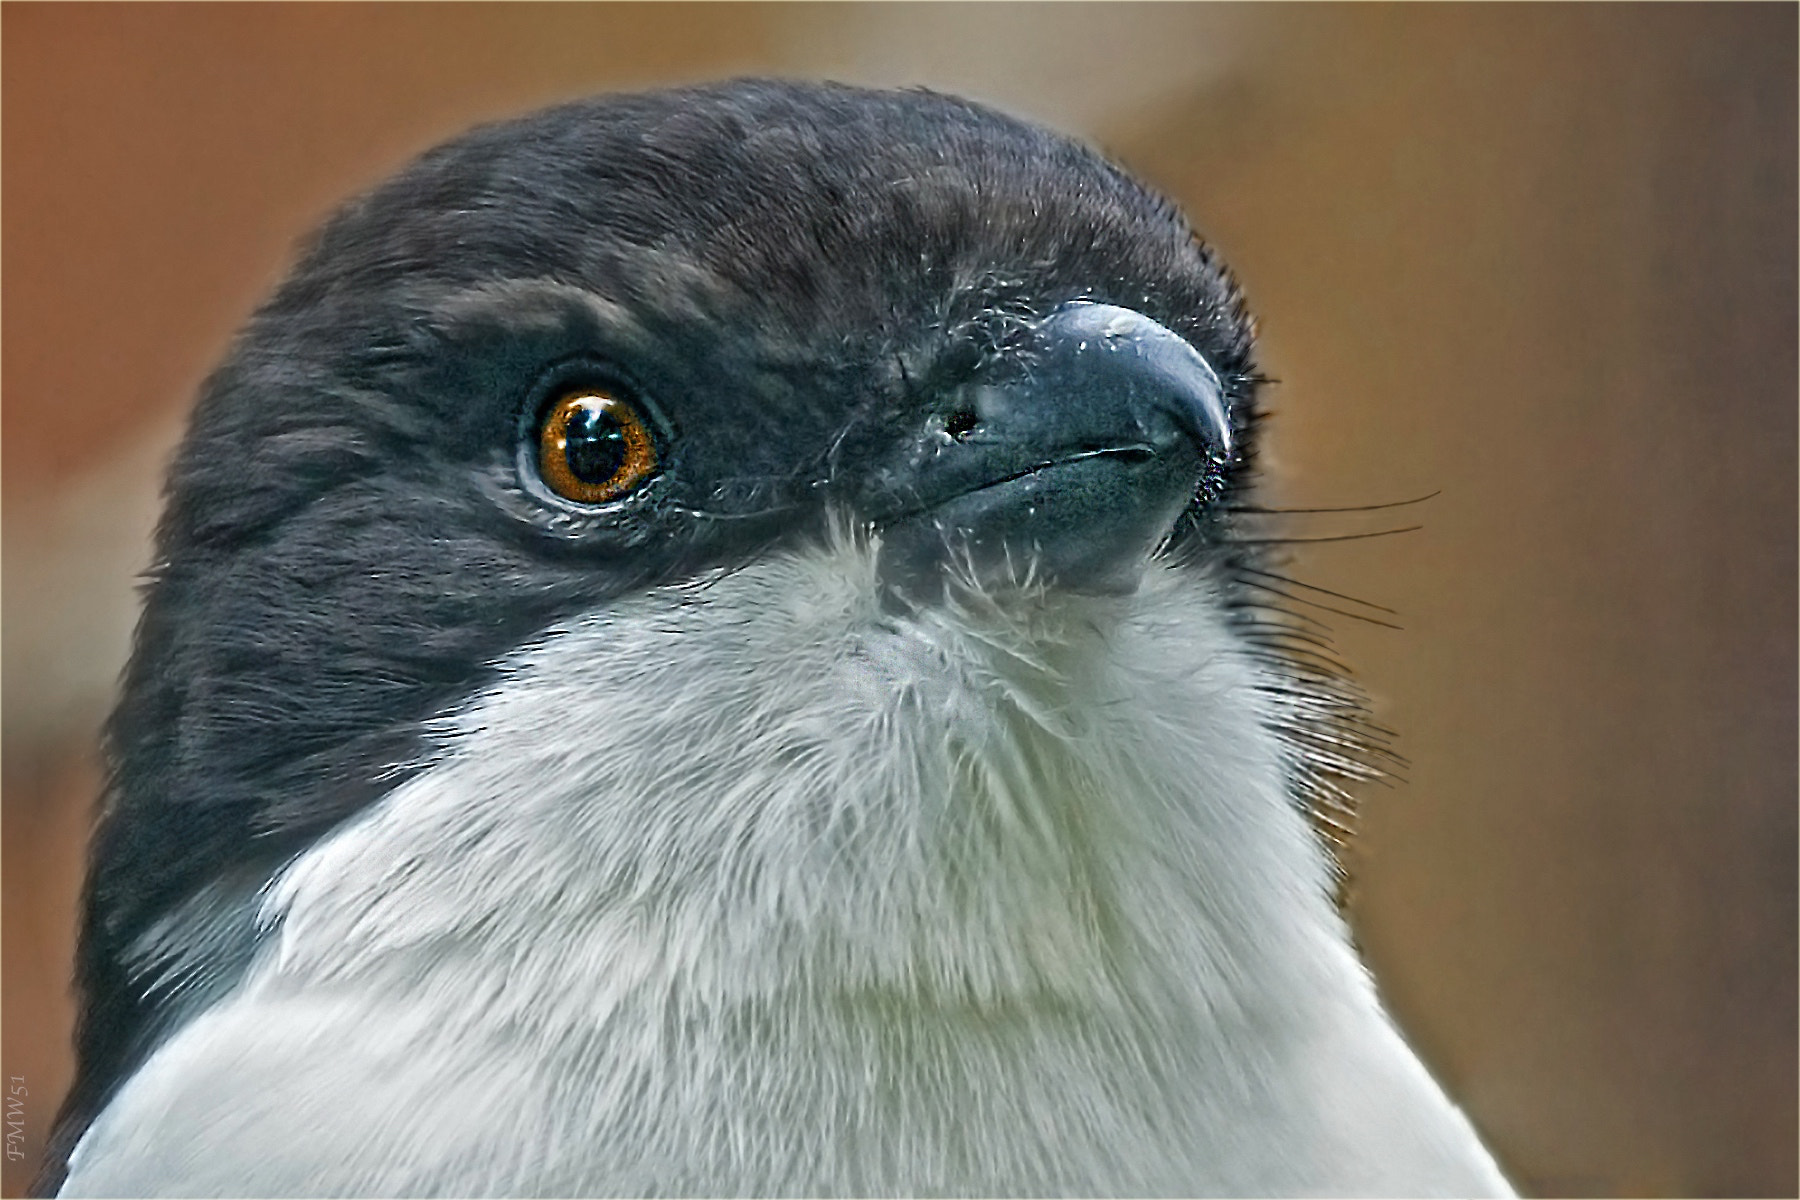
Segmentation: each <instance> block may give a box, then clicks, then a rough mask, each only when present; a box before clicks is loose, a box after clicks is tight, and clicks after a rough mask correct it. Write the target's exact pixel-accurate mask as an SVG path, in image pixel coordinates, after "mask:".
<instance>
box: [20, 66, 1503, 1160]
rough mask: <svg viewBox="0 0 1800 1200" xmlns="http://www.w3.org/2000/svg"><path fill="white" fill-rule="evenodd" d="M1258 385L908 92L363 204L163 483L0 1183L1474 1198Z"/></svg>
mask: <svg viewBox="0 0 1800 1200" xmlns="http://www.w3.org/2000/svg"><path fill="white" fill-rule="evenodd" d="M1264 382H1265V381H1264V380H1263V378H1262V377H1261V376H1260V375H1259V374H1258V371H1257V367H1256V364H1255V330H1254V325H1253V321H1252V317H1251V315H1250V312H1249V310H1248V308H1247V306H1246V303H1245V301H1244V299H1243V295H1242V291H1241V289H1240V287H1239V285H1238V283H1237V281H1236V280H1235V278H1234V277H1233V276H1232V275H1231V273H1230V272H1229V271H1228V269H1227V268H1226V266H1225V264H1224V263H1223V261H1222V260H1221V258H1220V257H1219V255H1218V254H1217V252H1216V251H1214V250H1213V249H1212V248H1210V247H1209V246H1208V245H1207V244H1206V243H1205V242H1204V241H1203V240H1202V239H1201V238H1200V237H1199V235H1197V234H1196V233H1195V232H1194V230H1193V228H1192V227H1191V226H1190V225H1189V223H1188V221H1187V219H1186V218H1185V217H1184V216H1183V215H1182V214H1181V212H1180V211H1179V210H1178V209H1177V208H1176V207H1175V206H1174V205H1173V204H1172V203H1171V202H1170V201H1168V200H1167V199H1165V198H1163V197H1162V196H1160V195H1158V194H1157V193H1155V192H1154V191H1152V190H1151V189H1150V188H1148V187H1146V186H1145V185H1144V184H1142V183H1140V182H1138V181H1137V180H1135V179H1134V178H1133V177H1132V176H1131V175H1129V174H1128V173H1127V172H1126V171H1125V170H1124V169H1123V168H1121V167H1119V166H1116V165H1114V164H1113V163H1112V162H1110V161H1109V160H1108V159H1107V158H1105V157H1104V156H1103V155H1102V154H1100V153H1098V152H1097V151H1095V150H1093V149H1091V148H1089V147H1088V146H1086V145H1084V144H1082V143H1080V142H1078V141H1076V140H1074V139H1071V138H1068V137H1065V136H1063V135H1061V134H1058V133H1055V132H1052V131H1050V130H1048V129H1045V128H1042V127H1040V126H1038V125H1036V124H1033V123H1031V122H1029V121H1025V120H1021V119H1017V118H1014V117H1010V116H1007V115H1003V114H1002V113H1000V112H998V111H996V110H994V109H992V108H989V107H986V106H983V105H979V104H976V103H972V102H969V101H965V100H961V99H958V98H955V97H952V96H948V95H944V94H940V93H937V92H933V91H929V90H925V89H901V90H868V89H862V88H857V87H851V86H847V85H839V84H827V83H810V82H795V81H781V80H755V79H749V80H733V81H728V82H721V83H714V84H707V85H700V86H692V87H685V88H672V89H664V90H658V91H650V92H643V93H636V94H617V95H605V96H600V97H595V98H589V99H585V100H579V101H575V102H572V103H566V104H562V105H560V106H557V107H553V108H550V109H547V110H543V111H540V112H536V113H533V114H531V115H527V116H523V117H519V118H515V119H512V120H507V121H502V122H498V123H494V124H489V125H484V126H480V127H477V128H476V129H474V130H472V131H470V132H467V133H465V134H464V135H462V136H461V137H459V138H457V139H455V140H452V141H450V142H448V143H446V144H444V145H442V146H440V147H438V148H436V149H434V150H430V151H429V152H427V153H425V154H424V155H423V156H422V157H420V158H418V159H417V160H416V161H414V162H413V163H412V164H411V165H409V166H407V167H405V168H404V169H402V170H401V171H400V172H399V173H398V174H397V175H395V176H394V177H393V178H391V179H389V180H388V181H387V182H385V183H382V184H380V185H378V186H376V187H374V188H373V189H372V190H370V191H368V192H367V193H365V194H363V195H361V196H360V197H359V198H356V199H354V200H352V201H351V202H350V203H348V204H347V206H345V207H344V208H343V209H341V210H340V211H339V212H338V213H337V214H336V215H335V216H333V217H332V218H331V219H329V220H328V221H327V222H326V223H325V224H324V225H323V227H322V228H321V229H320V230H319V231H318V232H317V233H316V234H315V235H314V236H313V237H312V238H311V239H310V240H309V241H308V242H306V243H304V244H303V245H302V246H301V247H300V249H299V251H298V254H297V265H296V266H295V268H294V269H293V271H292V274H291V275H290V276H289V277H288V278H287V279H286V281H285V282H283V283H282V284H280V285H279V287H278V288H277V289H276V290H275V291H274V293H273V295H272V296H271V297H270V298H269V299H268V300H267V301H266V302H265V303H264V304H263V305H262V306H261V307H260V308H259V309H258V310H257V311H256V312H255V313H254V315H253V316H252V317H251V319H250V320H249V322H248V325H247V326H246V327H245V328H244V329H243V331H242V332H241V333H240V334H239V335H238V337H237V338H236V340H235V341H234V342H233V344H232V346H231V347H230V349H229V351H228V353H227V354H226V356H225V358H224V360H223V362H222V364H221V365H220V366H218V367H217V369H216V370H215V371H214V372H213V373H212V374H211V375H210V376H209V377H208V379H207V380H206V381H205V383H204V384H203V385H202V387H201V389H200V393H199V396H198V399H197V401H196V404H195V407H194V410H193V412H192V415H191V418H190V423H189V426H188V429H187V432H186V435H185V439H184V440H183V442H182V444H181V446H180V448H179V450H178V451H177V452H176V454H175V457H174V459H173V462H172V465H171V467H170V470H169V475H168V481H167V484H166V487H165V494H164V510H163V515H162V517H161V520H160V523H159V525H158V527H157V533H156V541H155V555H154V559H153V566H152V567H151V569H150V570H149V572H148V574H147V577H146V580H145V585H144V598H143V608H142V613H141V618H140V621H139V624H138V626H137V629H136V633H135V637H134V642H133V650H132V654H131V658H130V661H129V664H128V666H127V668H126V670H125V673H124V675H123V678H122V682H121V688H120V699H119V701H118V705H117V708H116V710H115V711H114V713H113V715H112V717H111V718H110V720H109V722H108V725H107V728H106V738H105V744H106V753H107V776H106V783H105V786H104V794H103V797H102V800H101V806H100V810H99V815H98V817H97V822H96V827H95V832H94V836H93V840H92V846H91V851H90V859H89V867H88V872H89V873H88V880H87V884H86V889H85V892H84V900H83V917H82V929H81V934H80V940H79V947H78V951H77V970H76V974H77V985H78V992H79V997H80V1004H81V1008H80V1015H79V1020H78V1029H77V1035H76V1037H77V1060H78V1061H77V1072H76V1078H75V1082H74V1084H73V1086H72V1088H71V1090H70V1093H69V1096H68V1099H67V1100H66V1102H65V1104H64V1107H63V1109H62V1111H61V1114H60V1116H59V1119H58V1121H57V1124H56V1127H55V1130H54V1134H53V1139H52V1149H51V1154H50V1161H49V1163H48V1165H47V1167H46V1169H45V1173H44V1175H43V1176H42V1177H41V1179H40V1184H39V1187H40V1190H41V1191H43V1192H44V1193H46V1194H60V1195H65V1196H103V1195H135V1196H153V1195H158V1196H159V1195H179V1196H221V1195H232V1196H281V1195H307V1196H327V1195H361V1196H427V1195H430V1196H439V1195H457V1196H513V1195H520V1196H523V1195H556V1196H585V1195H651V1194H656V1195H670V1194H682V1195H726V1194H730V1195H742V1194H760V1195H797V1194H806V1195H825V1194H844V1195H851V1194H871V1193H882V1194H895V1193H903V1194H958V1195H968V1194H985V1195H1001V1194H1006V1195H1012V1194H1043V1195H1050V1194H1081V1195H1102V1194H1136V1195H1171V1194H1172V1195H1207V1194H1224V1195H1295V1194H1303V1193H1304V1194H1339V1195H1352V1194H1381V1195H1449V1194H1455V1195H1505V1194H1510V1185H1509V1184H1508V1182H1507V1179H1506V1177H1505V1176H1504V1175H1503V1173H1502V1172H1501V1170H1500V1168H1499V1166H1498V1165H1497V1163H1496V1161H1495V1159H1494V1158H1493V1156H1492V1154H1491V1153H1490V1152H1489V1151H1488V1150H1487V1148H1486V1147H1485V1146H1484V1144H1483V1142H1482V1140H1481V1138H1480V1136H1479V1135H1478V1134H1477V1133H1476V1131H1475V1129H1474V1128H1473V1126H1472V1125H1471V1123H1470V1122H1469V1120H1468V1118H1467V1117H1466V1116H1465V1115H1464V1114H1463V1112H1462V1111H1461V1110H1460V1109H1459V1108H1458V1107H1457V1105H1456V1104H1455V1103H1454V1102H1453V1101H1452V1100H1451V1099H1450V1098H1449V1097H1448V1095H1447V1094H1446V1092H1445V1091H1444V1089H1443V1088H1442V1087H1441V1086H1440V1085H1439V1084H1438V1083H1437V1082H1436V1081H1435V1079H1434V1078H1433V1076H1432V1074H1431V1073H1430V1071H1429V1070H1428V1069H1427V1068H1426V1067H1425V1065H1424V1064H1423V1062H1422V1061H1421V1060H1420V1058H1419V1057H1418V1055H1417V1054H1416V1053H1415V1052H1414V1051H1413V1050H1412V1049H1411V1048H1410V1047H1409V1045H1408V1043H1407V1042H1406V1040H1405V1039H1404V1037H1403V1036H1402V1034H1401V1033H1400V1032H1399V1030H1398V1029H1397V1028H1396V1026H1395V1025H1394V1023H1393V1021H1392V1020H1391V1019H1390V1017H1389V1016H1388V1014H1387V1012H1386V1010H1385V1009H1384V1007H1383V1005H1382V1002H1381V999H1380V996H1379V994H1378V992H1377V990H1376V988H1375V985H1374V982H1373V981H1372V979H1371V976H1370V974H1369V972H1368V971H1367V969H1366V968H1365V967H1364V965H1363V964H1362V962H1361V961H1360V959H1359V957H1358V953H1357V950H1356V946H1355V943H1354V940H1353V938H1352V937H1351V935H1350V933H1349V930H1348V926H1347V924H1346V921H1345V918H1344V916H1343V914H1342V912H1341V910H1340V908H1339V906H1338V904H1337V903H1335V901H1334V886H1335V880H1336V878H1337V876H1336V873H1335V872H1336V866H1335V859H1334V856H1333V845H1332V843H1331V841H1330V840H1329V838H1327V837H1326V836H1325V833H1327V832H1329V830H1328V828H1327V826H1328V825H1329V824H1330V823H1331V821H1330V818H1331V814H1332V813H1334V812H1336V811H1337V808H1338V807H1341V798H1342V797H1343V796H1344V795H1345V794H1346V792H1345V789H1346V788H1347V787H1348V786H1349V785H1350V784H1352V783H1354V782H1355V779H1356V778H1357V777H1358V775H1359V773H1367V772H1368V771H1369V770H1372V769H1373V768H1372V767H1371V766H1370V763H1372V762H1373V761H1374V757H1375V756H1377V755H1378V753H1379V745H1378V744H1377V742H1376V740H1375V736H1374V735H1373V734H1372V733H1370V732H1369V728H1368V725H1367V723H1366V720H1365V717H1364V714H1363V713H1362V710H1361V708H1360V707H1359V705H1360V704H1361V701H1360V700H1359V699H1358V693H1357V692H1356V690H1355V688H1354V685H1353V684H1352V683H1350V682H1349V681H1348V680H1347V679H1346V678H1344V677H1341V676H1340V675H1339V674H1338V673H1337V672H1336V671H1335V670H1334V669H1333V668H1331V667H1329V666H1328V665H1326V662H1325V659H1324V657H1323V656H1322V654H1321V653H1318V652H1316V647H1315V646H1314V644H1313V642H1312V641H1311V640H1310V638H1309V637H1308V636H1306V635H1305V631H1304V630H1303V629H1302V628H1301V627H1300V626H1298V625H1297V624H1296V623H1295V622H1293V621H1292V620H1288V619H1286V618H1285V617H1284V612H1285V610H1284V609H1283V607H1282V606H1281V603H1280V601H1279V599H1278V598H1275V597H1274V596H1273V595H1272V594H1271V592H1270V589H1269V586H1268V580H1270V579H1272V578H1276V576H1275V574H1274V573H1273V572H1272V565H1273V564H1272V560H1271V558H1270V557H1269V556H1270V553H1271V550H1270V549H1269V547H1267V546H1265V545H1263V544H1261V542H1262V541H1264V540H1266V539H1257V538H1254V537H1251V536H1248V535H1247V533H1246V524H1245V522H1246V520H1247V518H1246V517H1245V515H1244V513H1245V510H1246V509H1247V508H1250V507H1252V506H1251V505H1250V504H1249V498H1250V497H1251V496H1253V495H1254V494H1255V493H1254V491H1253V489H1254V482H1255V461H1256V460H1255V452H1256V441H1257V432H1258V424H1259V419H1260V414H1261V410H1260V409H1259V400H1258V389H1259V387H1260V386H1261V385H1262V384H1263V383H1264ZM1334 806H1337V807H1334ZM1321 819H1323V820H1324V822H1325V823H1323V824H1322V823H1321Z"/></svg>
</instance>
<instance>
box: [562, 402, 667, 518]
mask: <svg viewBox="0 0 1800 1200" xmlns="http://www.w3.org/2000/svg"><path fill="white" fill-rule="evenodd" d="M537 464H538V475H539V476H541V477H542V478H543V481H544V483H545V485H546V486H548V487H549V489H550V490H551V491H553V492H555V493H556V494H557V495H559V496H561V497H562V498H563V499H564V500H573V501H574V502H575V503H577V504H604V503H606V502H607V501H608V500H617V499H618V498H619V497H620V496H623V495H625V494H626V493H627V492H630V491H631V490H632V489H633V488H635V487H637V486H638V485H639V484H640V483H642V482H644V480H646V479H648V478H650V476H651V474H652V473H653V472H654V471H655V470H656V443H655V441H654V440H653V439H652V438H651V436H650V428H649V426H648V425H646V424H645V423H644V418H643V417H641V416H639V415H638V411H637V409H635V408H633V407H632V406H631V405H630V404H628V403H626V402H625V401H624V400H621V399H619V398H618V397H617V396H613V395H609V394H608V393H606V392H602V391H598V390H595V389H592V388H583V389H581V390H579V391H572V392H567V393H565V394H564V395H562V396H561V397H559V398H558V399H557V400H556V401H555V402H553V403H552V404H551V405H550V408H549V410H548V411H547V412H546V413H545V414H544V419H543V422H542V424H540V425H539V426H538V449H537Z"/></svg>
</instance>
